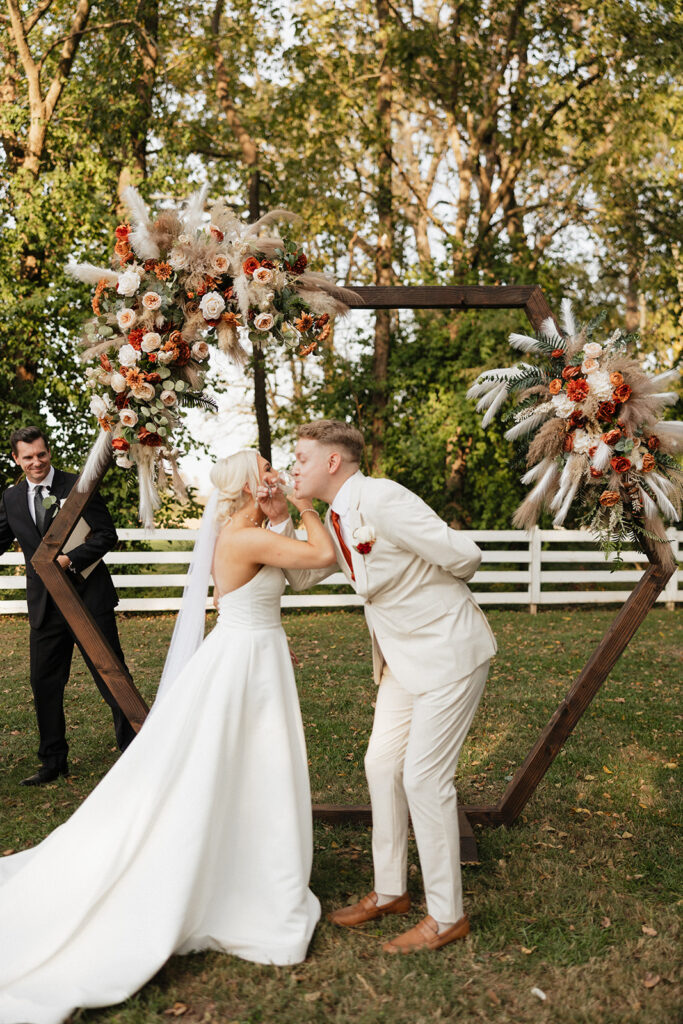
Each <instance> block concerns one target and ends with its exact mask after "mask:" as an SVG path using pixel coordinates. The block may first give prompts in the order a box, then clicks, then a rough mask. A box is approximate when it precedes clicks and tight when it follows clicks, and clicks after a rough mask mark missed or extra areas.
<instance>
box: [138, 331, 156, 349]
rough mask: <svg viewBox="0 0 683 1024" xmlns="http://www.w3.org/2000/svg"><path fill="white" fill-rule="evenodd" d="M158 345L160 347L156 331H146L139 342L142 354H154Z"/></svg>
mask: <svg viewBox="0 0 683 1024" xmlns="http://www.w3.org/2000/svg"><path fill="white" fill-rule="evenodd" d="M159 345H161V335H160V334H157V333H156V331H148V332H147V334H143V336H142V342H141V346H142V351H143V352H154V351H156V349H158V348H159Z"/></svg>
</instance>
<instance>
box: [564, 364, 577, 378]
mask: <svg viewBox="0 0 683 1024" xmlns="http://www.w3.org/2000/svg"><path fill="white" fill-rule="evenodd" d="M580 376H581V367H580V366H565V368H564V370H563V371H562V377H563V379H564V380H573V379H574V378H576V377H580Z"/></svg>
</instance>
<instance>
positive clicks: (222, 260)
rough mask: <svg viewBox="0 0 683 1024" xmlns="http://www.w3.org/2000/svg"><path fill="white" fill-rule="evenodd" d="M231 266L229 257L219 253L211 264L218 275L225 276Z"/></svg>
mask: <svg viewBox="0 0 683 1024" xmlns="http://www.w3.org/2000/svg"><path fill="white" fill-rule="evenodd" d="M229 265H230V264H229V263H228V257H227V256H226V255H225V253H222V252H217V253H216V255H215V256H214V258H213V262H212V263H211V269H212V270H213V271H214V273H216V274H225V272H226V271H227V269H228V267H229Z"/></svg>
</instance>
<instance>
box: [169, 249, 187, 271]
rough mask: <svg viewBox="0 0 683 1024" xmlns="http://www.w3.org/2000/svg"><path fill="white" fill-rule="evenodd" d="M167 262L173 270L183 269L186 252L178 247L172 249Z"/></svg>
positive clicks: (185, 265)
mask: <svg viewBox="0 0 683 1024" xmlns="http://www.w3.org/2000/svg"><path fill="white" fill-rule="evenodd" d="M168 262H169V263H170V265H171V267H172V268H173V269H174V270H185V268H186V267H187V254H186V253H184V252H181V251H180V250H179V249H174V250H173V252H172V253H171V255H170V256H169V257H168Z"/></svg>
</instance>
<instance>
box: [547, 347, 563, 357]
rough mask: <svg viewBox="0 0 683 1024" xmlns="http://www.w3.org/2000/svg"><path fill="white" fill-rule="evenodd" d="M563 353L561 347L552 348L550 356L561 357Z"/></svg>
mask: <svg viewBox="0 0 683 1024" xmlns="http://www.w3.org/2000/svg"><path fill="white" fill-rule="evenodd" d="M563 355H564V349H563V348H554V349H553V350H552V352H551V353H550V358H551V359H561V358H562V356H563Z"/></svg>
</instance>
